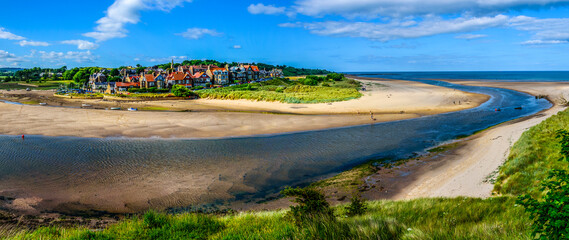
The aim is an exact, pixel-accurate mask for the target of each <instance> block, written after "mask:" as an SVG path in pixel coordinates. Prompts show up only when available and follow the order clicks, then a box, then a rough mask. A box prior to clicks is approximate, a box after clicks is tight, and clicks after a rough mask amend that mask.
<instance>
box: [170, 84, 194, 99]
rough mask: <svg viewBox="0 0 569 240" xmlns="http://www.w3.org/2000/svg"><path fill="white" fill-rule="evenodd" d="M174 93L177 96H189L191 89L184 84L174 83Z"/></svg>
mask: <svg viewBox="0 0 569 240" xmlns="http://www.w3.org/2000/svg"><path fill="white" fill-rule="evenodd" d="M172 93H173V94H174V96H176V97H188V96H190V95H191V91H190V89H188V88H186V87H184V86H182V85H177V84H176V85H174V87H172Z"/></svg>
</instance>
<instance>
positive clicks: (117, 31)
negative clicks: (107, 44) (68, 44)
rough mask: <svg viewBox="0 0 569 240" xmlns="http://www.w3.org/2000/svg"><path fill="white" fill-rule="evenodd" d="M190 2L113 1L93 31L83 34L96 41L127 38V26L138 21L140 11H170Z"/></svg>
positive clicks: (174, 0)
mask: <svg viewBox="0 0 569 240" xmlns="http://www.w3.org/2000/svg"><path fill="white" fill-rule="evenodd" d="M184 2H191V0H115V2H114V3H113V4H112V5H111V6H110V7H109V8H108V9H107V11H106V15H105V16H104V17H103V18H101V19H99V20H98V21H97V27H95V31H93V32H89V33H85V34H83V35H84V36H86V37H91V38H94V39H96V40H97V41H99V42H100V41H106V40H109V39H113V38H123V37H126V36H127V33H128V31H127V30H126V28H125V26H126V25H127V24H136V23H138V22H139V21H140V12H141V11H142V10H160V11H165V12H167V11H170V10H172V9H173V8H175V7H178V6H181V5H182V4H183V3H184Z"/></svg>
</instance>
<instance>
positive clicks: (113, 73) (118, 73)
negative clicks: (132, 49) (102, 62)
mask: <svg viewBox="0 0 569 240" xmlns="http://www.w3.org/2000/svg"><path fill="white" fill-rule="evenodd" d="M120 74H121V72H120V71H119V70H118V69H116V68H113V70H111V76H114V77H116V76H118V75H120Z"/></svg>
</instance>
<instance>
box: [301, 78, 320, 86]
mask: <svg viewBox="0 0 569 240" xmlns="http://www.w3.org/2000/svg"><path fill="white" fill-rule="evenodd" d="M302 84H304V85H308V86H316V85H318V80H316V79H312V78H306V79H304V81H302Z"/></svg>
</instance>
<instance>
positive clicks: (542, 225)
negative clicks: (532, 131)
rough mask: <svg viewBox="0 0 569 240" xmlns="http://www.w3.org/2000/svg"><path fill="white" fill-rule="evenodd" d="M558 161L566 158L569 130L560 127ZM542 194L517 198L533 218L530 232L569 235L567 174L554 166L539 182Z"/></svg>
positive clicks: (554, 236) (568, 155) (544, 235)
mask: <svg viewBox="0 0 569 240" xmlns="http://www.w3.org/2000/svg"><path fill="white" fill-rule="evenodd" d="M557 137H558V138H561V141H560V143H561V151H560V152H561V156H562V157H561V158H560V159H559V160H560V161H569V132H567V131H565V130H560V131H558V132H557ZM541 190H543V191H544V192H545V195H544V196H543V198H542V199H541V200H538V199H535V198H533V197H532V196H530V195H522V196H519V197H518V200H517V203H518V204H520V205H522V206H524V207H525V208H526V212H528V213H529V214H530V216H531V218H532V219H533V221H534V222H533V225H532V234H533V235H534V237H535V238H539V239H567V238H569V173H568V172H567V171H566V170H559V169H554V170H552V171H551V172H550V173H549V176H548V178H547V179H546V180H545V181H544V182H543V183H542V185H541Z"/></svg>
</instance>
